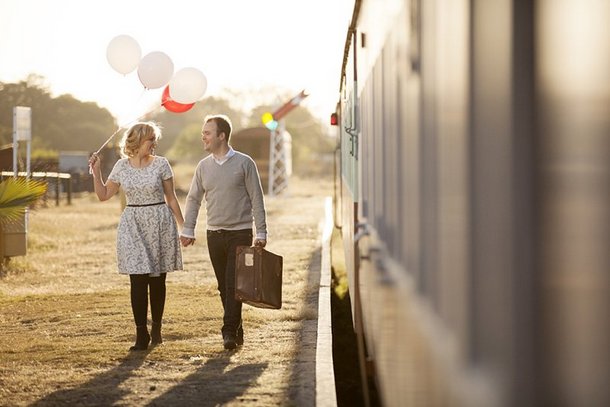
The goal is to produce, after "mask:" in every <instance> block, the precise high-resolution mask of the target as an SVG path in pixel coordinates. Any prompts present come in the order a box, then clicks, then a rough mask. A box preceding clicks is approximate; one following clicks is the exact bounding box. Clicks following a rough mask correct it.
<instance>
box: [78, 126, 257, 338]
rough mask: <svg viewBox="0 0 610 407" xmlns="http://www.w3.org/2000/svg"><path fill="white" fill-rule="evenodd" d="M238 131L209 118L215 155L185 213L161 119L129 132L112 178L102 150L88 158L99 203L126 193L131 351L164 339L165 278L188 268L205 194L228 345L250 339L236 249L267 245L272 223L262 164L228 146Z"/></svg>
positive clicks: (123, 246)
mask: <svg viewBox="0 0 610 407" xmlns="http://www.w3.org/2000/svg"><path fill="white" fill-rule="evenodd" d="M231 131H232V125H231V121H230V120H229V118H228V117H226V116H224V115H210V116H206V117H205V119H204V123H203V127H202V131H201V139H202V141H203V145H204V149H205V151H206V152H208V153H209V155H208V156H207V157H205V158H204V159H202V160H201V161H200V162H199V164H198V165H197V168H196V170H195V174H194V175H193V180H192V182H191V187H190V190H189V193H188V196H187V198H186V206H185V210H184V217H183V215H182V211H181V209H180V205H179V203H178V199H177V198H176V192H175V188H174V181H173V179H174V174H173V171H172V168H171V166H170V164H169V162H168V161H167V159H166V158H164V157H161V156H156V155H155V154H154V149H155V147H156V145H157V143H158V141H159V138H160V137H161V130H160V128H159V127H158V126H157V125H156V124H155V123H152V122H139V123H136V124H134V125H133V126H131V127H130V128H129V129H128V130H127V131H125V133H124V135H123V138H122V139H121V142H120V152H121V156H122V157H123V158H121V159H119V160H118V161H117V162H116V164H115V165H114V167H113V169H112V171H111V172H110V174H109V175H108V179H107V180H106V182H104V181H103V180H102V174H101V166H100V164H101V163H100V158H99V157H98V155H97V154H93V155H92V156H91V159H90V160H89V165H90V166H91V168H92V173H93V184H94V190H95V193H96V195H97V197H98V198H99V199H100V201H105V200H108V199H110V198H112V197H113V196H114V195H115V194H116V193H117V192H118V190H119V188H122V189H123V191H124V193H125V196H126V198H127V205H126V207H125V210H124V211H123V213H122V214H121V218H120V220H119V225H118V230H117V263H118V270H119V273H121V274H128V275H129V278H130V287H131V288H130V292H131V307H132V311H133V317H134V321H135V325H136V341H135V344H134V345H133V346H132V347H131V348H130V350H146V349H148V346H149V344H152V345H158V344H160V343H162V342H163V339H162V336H161V326H162V319H163V309H164V305H165V293H166V288H165V279H166V276H167V273H168V272H171V271H174V270H182V251H181V247H180V245H182V246H185V247H186V246H190V245H193V244H194V243H195V226H196V224H197V216H198V214H199V209H200V207H201V202H202V201H203V200H204V198H205V204H206V215H207V231H206V234H207V245H208V252H209V256H210V260H211V262H212V266H213V268H214V273H215V275H216V279H217V282H218V291H219V292H220V298H221V300H222V305H223V309H224V316H223V325H222V330H221V332H222V337H223V346H224V348H225V349H229V350H230V349H235V348H236V347H237V346H238V345H242V344H243V342H244V339H243V338H244V332H243V326H242V318H241V310H242V303H241V302H239V301H236V300H235V296H234V293H235V253H236V248H237V246H250V245H255V246H261V247H265V245H266V244H267V225H266V214H265V203H264V198H263V190H262V187H261V182H260V176H259V173H258V169H257V168H256V164H255V163H254V160H252V158H250V157H249V156H248V155H246V154H243V153H241V152H239V151H235V150H233V148H232V147H231V145H230V144H229V141H230V138H231ZM253 219H254V226H255V228H256V235H254V233H253V228H252V220H253ZM178 228H180V230H181V232H179V231H178ZM149 296H150V309H151V316H152V327H151V331H150V333H149V331H148V325H147V317H148V298H149Z"/></svg>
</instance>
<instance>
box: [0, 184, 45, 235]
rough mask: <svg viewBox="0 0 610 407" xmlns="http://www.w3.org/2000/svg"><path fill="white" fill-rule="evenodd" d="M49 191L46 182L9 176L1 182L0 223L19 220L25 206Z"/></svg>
mask: <svg viewBox="0 0 610 407" xmlns="http://www.w3.org/2000/svg"><path fill="white" fill-rule="evenodd" d="M46 192H47V184H46V182H41V181H36V180H31V179H27V178H7V179H5V180H4V181H2V182H0V224H6V223H10V222H14V221H17V220H19V219H20V218H21V216H22V215H23V214H24V213H25V207H26V206H29V205H32V204H33V203H35V202H36V201H37V200H38V199H39V198H40V197H42V196H43V195H44V194H45V193H46Z"/></svg>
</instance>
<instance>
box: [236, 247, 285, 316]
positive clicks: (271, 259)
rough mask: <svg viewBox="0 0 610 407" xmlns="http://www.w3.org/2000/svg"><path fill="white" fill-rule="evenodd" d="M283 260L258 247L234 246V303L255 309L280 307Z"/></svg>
mask: <svg viewBox="0 0 610 407" xmlns="http://www.w3.org/2000/svg"><path fill="white" fill-rule="evenodd" d="M282 265H283V258H282V256H278V255H277V254H274V253H271V252H270V251H267V250H265V249H263V248H262V247H250V246H237V259H236V265H235V299H236V300H238V301H241V302H243V303H244V304H248V305H251V306H253V307H257V308H273V309H280V308H281V307H282Z"/></svg>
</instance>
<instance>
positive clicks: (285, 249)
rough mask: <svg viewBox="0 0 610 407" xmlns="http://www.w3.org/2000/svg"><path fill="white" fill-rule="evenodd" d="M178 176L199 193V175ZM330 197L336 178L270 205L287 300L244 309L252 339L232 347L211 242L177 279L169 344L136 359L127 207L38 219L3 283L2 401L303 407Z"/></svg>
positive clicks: (61, 210) (87, 198)
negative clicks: (124, 230) (123, 254)
mask: <svg viewBox="0 0 610 407" xmlns="http://www.w3.org/2000/svg"><path fill="white" fill-rule="evenodd" d="M175 170H176V179H177V182H178V189H179V190H187V189H188V182H189V180H190V171H189V169H185V168H175ZM330 191H331V187H330V180H328V181H326V180H322V181H318V180H316V181H315V182H313V181H306V180H296V179H295V180H292V182H291V187H290V189H289V191H288V193H287V194H285V195H284V196H282V197H277V198H271V197H267V198H266V202H267V206H268V213H269V219H268V224H269V226H270V232H271V234H270V244H269V246H268V249H269V250H271V251H273V252H276V253H278V254H281V255H283V256H284V290H283V298H284V304H283V307H282V309H281V310H277V311H276V310H262V309H256V308H252V307H249V306H244V321H245V330H246V343H245V345H244V346H243V347H242V348H240V349H239V350H238V351H235V352H226V351H224V350H223V348H222V343H221V338H220V334H219V330H220V326H221V308H220V301H219V298H218V295H217V290H216V286H215V279H214V276H213V271H212V269H211V265H210V263H209V260H208V256H207V248H206V246H205V242H204V240H205V239H200V240H199V241H198V242H197V244H196V246H195V247H190V248H187V249H184V250H183V257H184V262H185V271H183V272H175V273H172V274H171V275H170V276H168V296H167V304H166V312H165V317H164V330H163V334H164V341H165V343H164V344H163V345H161V346H158V347H156V348H153V349H151V350H149V351H147V352H133V353H129V352H128V351H127V349H128V347H129V346H130V345H131V344H132V343H133V340H134V328H133V322H132V315H131V308H130V304H129V280H128V278H127V277H126V276H120V275H118V274H117V273H116V267H115V255H114V250H115V237H116V225H117V222H118V217H119V214H120V213H119V212H120V205H119V202H118V200H117V201H114V202H113V201H111V202H104V203H100V202H98V201H97V200H96V199H95V198H94V197H93V196H91V195H82V196H80V197H78V198H77V199H75V200H74V201H73V204H72V205H71V206H69V207H68V206H65V205H64V206H60V207H49V208H45V209H40V210H38V211H36V212H33V213H32V214H31V215H30V219H29V231H28V254H27V256H25V257H19V258H14V259H13V260H12V261H11V262H10V264H9V266H8V268H5V270H3V271H2V274H1V275H0V405H6V406H9V405H10V406H15V405H17V406H18V405H32V404H34V405H113V404H114V405H142V404H149V405H190V404H197V405H233V404H247V405H290V404H298V399H295V397H296V396H295V386H298V383H296V381H297V380H298V374H297V373H296V372H295V371H294V367H295V359H296V357H297V353H298V352H299V342H298V341H299V337H300V330H301V326H302V324H303V321H305V320H307V319H314V318H316V309H315V308H313V307H312V305H311V303H309V302H308V301H307V299H308V298H311V296H312V294H313V293H315V292H316V290H317V286H316V284H315V283H312V282H311V281H310V280H309V278H308V277H309V271H310V268H311V267H315V263H316V261H318V260H319V257H318V255H319V253H318V252H319V244H320V242H319V241H318V239H319V235H320V232H319V229H318V228H319V222H320V221H321V220H322V217H323V213H324V211H323V204H324V203H323V197H324V196H325V195H329V194H330ZM180 199H181V200H183V196H182V197H180ZM203 220H204V214H201V217H200V222H199V223H200V224H199V225H198V235H199V236H203V234H202V230H203V228H204V227H205V225H204V224H203V223H204V222H203ZM312 265H313V266H312Z"/></svg>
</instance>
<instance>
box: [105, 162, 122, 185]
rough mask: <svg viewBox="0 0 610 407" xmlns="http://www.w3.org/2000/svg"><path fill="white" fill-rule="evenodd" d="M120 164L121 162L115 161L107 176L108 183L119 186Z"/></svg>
mask: <svg viewBox="0 0 610 407" xmlns="http://www.w3.org/2000/svg"><path fill="white" fill-rule="evenodd" d="M121 162H122V160H119V161H117V162H116V163H115V164H114V167H112V171H110V174H109V175H108V181H112V182H114V183H115V184H118V185H121V167H122V165H121Z"/></svg>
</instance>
